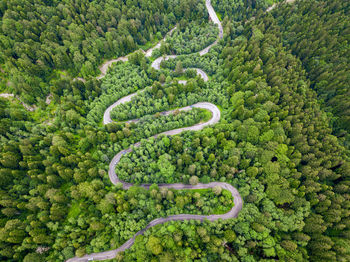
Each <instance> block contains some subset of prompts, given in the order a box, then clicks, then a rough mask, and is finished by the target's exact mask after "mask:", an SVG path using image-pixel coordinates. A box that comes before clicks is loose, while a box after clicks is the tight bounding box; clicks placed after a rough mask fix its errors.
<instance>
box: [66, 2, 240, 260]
mask: <svg viewBox="0 0 350 262" xmlns="http://www.w3.org/2000/svg"><path fill="white" fill-rule="evenodd" d="M206 7H207V10H208V13H209V16H210V19H211V20H212V21H213V22H214V23H215V24H217V25H218V27H219V38H220V39H221V38H222V37H223V30H222V26H221V23H220V21H219V19H218V17H217V16H216V13H215V11H214V9H213V7H212V6H211V3H210V0H206ZM171 32H172V31H171ZM171 32H169V34H171ZM217 41H218V40H216V41H215V42H214V43H213V44H211V45H210V46H208V47H207V48H205V49H203V50H202V51H200V52H199V54H200V55H204V54H206V53H208V52H209V50H210V48H211V47H212V46H214V45H216V44H217ZM159 46H160V45H157V46H155V48H157V47H158V48H159ZM152 51H153V49H151V51H147V52H146V56H150V55H151V54H152ZM173 58H176V56H166V57H160V58H158V59H156V60H155V61H154V62H153V63H152V67H153V68H155V69H156V70H159V69H160V63H161V62H162V61H163V60H168V59H173ZM127 60H128V58H127V57H120V58H118V59H114V60H111V61H108V62H107V63H105V64H103V65H102V66H101V67H100V70H101V72H102V73H101V75H100V76H99V77H98V78H99V79H100V78H102V77H104V76H105V74H106V72H107V69H108V67H109V66H110V65H111V64H112V63H114V62H117V61H127ZM193 69H195V70H196V71H197V74H198V75H200V76H201V77H202V78H203V80H204V81H208V76H207V74H206V73H205V72H204V71H203V70H201V69H199V68H193ZM179 82H180V83H182V84H186V80H182V81H179ZM141 92H142V91H141ZM136 95H137V93H133V94H130V95H128V96H125V97H123V98H121V99H119V100H118V101H116V102H115V103H114V104H112V105H111V106H110V107H108V108H107V109H106V111H105V113H104V116H103V124H104V125H106V124H109V123H112V122H113V120H112V119H111V116H110V114H111V111H112V109H113V108H114V107H116V106H118V105H120V104H124V103H127V102H130V101H131V99H132V97H134V96H136ZM192 108H202V109H207V110H209V111H210V112H211V113H212V117H211V119H210V120H209V121H207V122H205V123H199V124H196V125H194V126H190V127H184V128H178V129H173V130H169V131H166V132H163V133H160V134H157V135H155V136H153V137H155V138H156V137H158V136H159V135H168V136H173V135H176V134H180V133H182V132H184V131H198V130H202V129H203V128H205V127H206V126H210V125H214V124H216V123H218V122H219V121H220V116H221V115H220V110H219V108H218V107H217V106H216V105H214V104H212V103H209V102H200V103H197V104H194V105H191V106H186V107H183V108H180V109H177V110H179V111H188V110H191V109H192ZM174 111H175V110H170V111H165V112H162V113H161V114H162V115H169V114H171V113H173V112H174ZM138 121H139V119H133V120H129V121H127V122H138ZM140 145H141V143H140V142H137V143H135V144H133V145H132V146H131V147H129V148H128V149H125V150H122V151H120V152H119V153H118V154H116V155H115V156H114V157H113V159H112V161H111V163H110V164H109V171H108V175H109V179H110V180H111V182H112V183H113V184H114V185H116V184H118V183H121V184H122V185H123V189H129V188H130V187H131V186H133V184H131V183H127V182H124V181H122V180H120V179H119V178H118V176H117V174H116V173H115V168H116V165H117V164H118V163H119V161H120V159H121V158H122V156H123V155H125V154H128V153H130V152H132V150H133V148H136V147H139V146H140ZM139 186H141V187H143V188H146V189H148V188H149V187H150V184H141V185H139ZM158 186H159V188H162V187H166V188H172V189H176V190H180V189H207V188H213V187H215V186H220V187H221V188H223V189H226V190H228V191H229V192H231V195H232V197H233V201H234V206H233V207H232V209H231V210H230V211H229V212H227V213H225V214H221V215H208V216H205V215H190V214H180V215H173V216H168V217H165V218H163V217H162V218H157V219H154V220H152V221H151V222H150V223H149V224H148V225H147V226H146V227H145V228H143V229H142V230H140V231H139V232H137V233H136V234H135V235H134V236H133V237H132V238H130V239H129V240H128V241H126V242H125V243H124V244H123V245H122V246H120V247H119V248H117V249H114V250H110V251H106V252H100V253H92V254H89V255H85V256H83V257H80V258H79V257H74V258H71V259H68V260H67V262H80V261H91V260H105V259H112V258H114V257H115V256H116V255H117V253H118V252H121V251H124V250H126V249H128V248H130V247H131V246H132V245H133V244H134V241H135V238H136V237H137V236H138V235H141V234H143V233H144V232H145V231H146V230H147V229H149V228H150V227H153V226H155V225H158V224H163V223H166V222H169V221H176V220H190V219H194V220H200V221H203V220H209V221H214V220H218V219H220V218H221V219H230V218H234V217H236V216H237V215H238V213H239V212H240V211H241V209H242V206H243V200H242V197H241V196H240V194H239V192H238V191H237V189H236V188H234V187H233V186H232V185H230V184H227V183H223V182H212V183H208V184H201V183H199V184H197V185H185V184H158Z"/></svg>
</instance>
